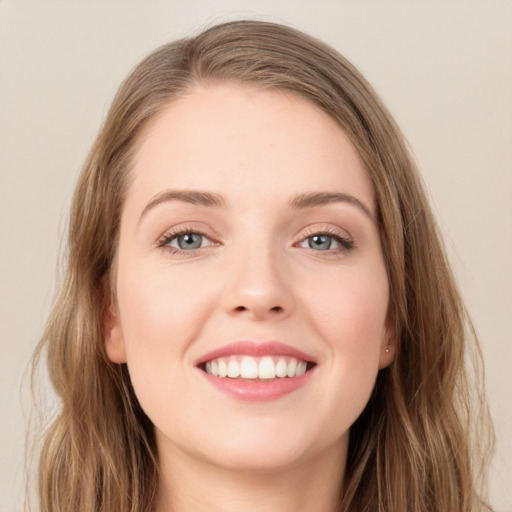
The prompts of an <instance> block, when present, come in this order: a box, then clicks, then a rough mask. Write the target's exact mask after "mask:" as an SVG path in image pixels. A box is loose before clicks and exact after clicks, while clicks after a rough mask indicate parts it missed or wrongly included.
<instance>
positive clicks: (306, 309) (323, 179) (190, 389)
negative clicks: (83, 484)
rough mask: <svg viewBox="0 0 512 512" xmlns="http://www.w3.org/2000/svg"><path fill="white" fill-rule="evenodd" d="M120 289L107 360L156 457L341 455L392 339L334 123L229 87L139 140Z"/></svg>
mask: <svg viewBox="0 0 512 512" xmlns="http://www.w3.org/2000/svg"><path fill="white" fill-rule="evenodd" d="M116 283H117V284H116V288H117V289H116V296H117V303H116V304H115V305H113V306H112V308H111V311H112V318H111V321H110V322H109V325H108V328H107V331H108V332H107V342H106V346H107V353H108V355H109V357H110V358H111V360H112V361H114V362H116V363H123V362H127V364H128V368H129V372H130V376H131V379H132V383H133V387H134V389H135V392H136V394H137V397H138V399H139V401H140V403H141V405H142V407H143V409H144V411H145V412H146V414H147V415H148V417H149V418H150V419H151V421H152V422H153V424H154V426H155V432H156V440H157V446H158V450H159V453H160V456H161V457H163V458H165V457H174V458H176V457H180V456H186V457H192V458H194V459H198V460H201V461H203V462H204V461H206V462H208V463H211V464H214V465H216V466H222V467H224V468H232V469H251V468H252V469H257V468H262V469H268V468H286V467H288V466H291V465H296V464H300V463H301V462H304V463H306V462H308V461H311V460H312V459H313V458H315V457H316V458H318V457H320V458H321V457H323V456H325V455H326V454H331V455H332V454H334V455H335V456H336V457H341V456H342V454H344V453H345V451H346V447H347V442H348V431H349V428H350V426H351V424H352V423H353V422H354V421H355V420H356V418H357V417H358V416H359V414H360V413H361V412H362V410H363V408H364V406H365V405H366V403H367V401H368V399H369V396H370V394H371V391H372V388H373V386H374V383H375V379H376V376H377V373H378V371H379V368H381V367H383V366H385V365H387V364H388V363H389V362H390V358H391V354H392V350H390V349H392V346H393V337H392V333H391V332H390V329H389V328H388V325H389V323H388V321H387V310H388V299H389V297H388V292H389V290H388V280H387V274H386V269H385V265H384V261H383V256H382V252H381V246H380V241H379V232H378V227H377V224H376V222H375V204H374V194H373V190H372V185H371V182H370V179H369V177H368V176H367V173H366V171H365V169H364V168H363V165H362V163H361V160H360V158H359V156H358V154H357V152H356V151H355V149H354V147H353V146H352V144H351V142H350V141H349V139H348V137H347V136H346V135H345V133H344V132H343V131H342V130H341V128H340V127H339V126H338V125H337V124H336V123H335V122H334V121H333V120H332V119H331V118H330V117H329V116H328V115H327V114H325V113H323V112H322V111H321V110H320V109H318V108H317V107H316V106H314V105H312V104H310V103H309V102H307V101H306V100H304V99H301V98H299V97H297V96H294V95H292V94H289V93H284V92H269V91H262V90H256V89H252V88H248V87H247V86H243V87H242V86H235V85H222V86H220V85H218V86H215V87H213V86H211V87H204V88H197V89H195V90H194V91H193V92H190V93H189V94H188V95H187V96H185V97H183V98H181V99H179V100H177V101H175V102H174V103H172V104H170V105H169V106H168V107H166V108H165V109H164V110H163V111H162V112H161V113H160V114H159V115H158V116H157V117H156V118H155V119H154V120H153V121H152V122H151V124H150V125H149V126H148V127H147V129H146V130H145V132H144V134H143V135H142V136H141V138H140V140H139V143H138V148H137V152H136V157H135V161H134V165H133V169H132V174H131V182H130V186H129V189H128V192H127V197H126V202H125V204H124V207H123V212H122V217H121V228H120V242H119V253H118V266H117V278H116ZM386 349H388V351H386Z"/></svg>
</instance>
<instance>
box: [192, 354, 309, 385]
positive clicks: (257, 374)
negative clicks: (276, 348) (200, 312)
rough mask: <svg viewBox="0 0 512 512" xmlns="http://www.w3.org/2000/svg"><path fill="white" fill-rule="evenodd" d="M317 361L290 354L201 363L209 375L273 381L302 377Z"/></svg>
mask: <svg viewBox="0 0 512 512" xmlns="http://www.w3.org/2000/svg"><path fill="white" fill-rule="evenodd" d="M314 366H316V365H315V363H312V362H308V361H304V360H302V359H298V358H296V357H290V356H263V357H252V356H247V355H245V356H228V357H218V358H216V359H212V360H210V361H207V362H205V363H202V364H200V365H199V368H200V369H201V370H203V371H204V372H206V373H207V374H208V375H212V376H214V377H219V378H221V379H236V380H254V381H272V380H277V379H290V378H294V377H300V376H301V375H303V374H304V373H306V372H307V371H309V370H311V369H312V368H313V367H314Z"/></svg>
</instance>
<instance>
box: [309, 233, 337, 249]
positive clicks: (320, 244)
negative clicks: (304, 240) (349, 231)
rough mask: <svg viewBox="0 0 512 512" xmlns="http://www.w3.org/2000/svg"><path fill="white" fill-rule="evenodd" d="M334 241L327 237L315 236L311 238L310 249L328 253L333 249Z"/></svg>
mask: <svg viewBox="0 0 512 512" xmlns="http://www.w3.org/2000/svg"><path fill="white" fill-rule="evenodd" d="M331 242H332V239H331V237H330V236H327V235H314V236H311V237H310V238H309V247H310V248H311V249H320V250H322V251H326V250H328V249H330V248H331Z"/></svg>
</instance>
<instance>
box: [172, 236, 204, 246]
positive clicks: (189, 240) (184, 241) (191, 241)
mask: <svg viewBox="0 0 512 512" xmlns="http://www.w3.org/2000/svg"><path fill="white" fill-rule="evenodd" d="M201 238H202V236H201V235H198V234H196V233H186V234H184V235H181V236H179V237H178V247H179V248H180V249H199V248H200V247H201V241H202V240H201Z"/></svg>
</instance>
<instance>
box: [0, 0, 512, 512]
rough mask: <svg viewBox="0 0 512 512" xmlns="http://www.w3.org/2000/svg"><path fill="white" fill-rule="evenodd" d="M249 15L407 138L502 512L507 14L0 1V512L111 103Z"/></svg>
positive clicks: (505, 500)
mask: <svg viewBox="0 0 512 512" xmlns="http://www.w3.org/2000/svg"><path fill="white" fill-rule="evenodd" d="M247 15H249V16H251V17H258V18H266V19H271V20H275V21H283V22H286V23H288V24H292V25H294V26H296V27H297V28H300V29H303V30H305V31H307V32H309V33H311V34H313V35H316V36H318V37H320V38H321V39H324V40H325V41H327V42H329V43H331V44H332V45H333V46H335V47H336V48H337V49H338V50H340V51H341V52H342V53H344V54H345V55H346V56H347V57H348V58H349V59H351V60H352V61H353V62H354V63H355V64H356V65H357V66H358V67H359V68H360V69H361V70H362V71H363V73H364V74H365V75H366V76H367V77H368V79H369V80H370V81H371V82H372V83H373V84H374V86H375V87H376V89H377V90H378V91H379V92H380V94H381V95H382V97H383V98H384V100H385V101H386V102H387V104H388V105H389V107H390V109H391V111H392V112H393V113H394V114H395V116H396V118H397V119H398V122H399V123H400V125H401V126H402V128H403V130H404V132H405V133H406V135H407V137H408V139H409V141H410V143H411V146H412V149H413V151H414V153H415V155H416V157H417V160H418V162H419V165H420V167H421V169H422V171H423V173H424V177H425V180H426V182H427V185H428V187H429V189H430V192H431V195H432V200H433V203H434V206H435V210H436V212H437V214H438V217H439V220H440V223H441V226H442V228H443V231H444V233H445V234H446V237H447V244H448V249H449V252H450V256H451V258H452V261H453V264H454V266H455V269H456V272H457V275H458V278H459V282H460V285H461V288H462V290H463V294H464V296H465V298H466V300H467V304H468V306H469V309H470V311H471V312H472V314H473V316H474V320H475V323H476V327H477V329H478V331H479V333H480V335H481V339H482V344H483V351H484V356H485V360H486V368H487V384H488V394H489V397H490V403H491V407H492V412H493V415H494V418H495V421H496V427H497V433H498V446H497V455H496V457H495V459H494V465H493V476H492V481H491V496H492V501H493V503H494V506H495V507H496V510H497V511H498V512H511V511H512V473H511V468H512V400H511V397H510V395H511V391H512V328H511V318H512V298H511V295H512V207H511V204H512V201H511V199H512V150H511V146H512V144H511V142H512V92H511V91H512V3H511V2H510V1H499V0H483V1H472V0H451V1H447V0H444V1H426V0H425V1H413V0H409V1H406V0H402V1H391V0H384V1H382V0H381V1H371V0H360V1H357V2H355V1H344V0H338V1H334V0H332V1H327V0H308V1H306V0H293V1H292V0H290V1H284V0H282V1H279V0H277V1H276V0H273V1H264V0H252V1H251V0H238V1H229V0H216V1H215V2H212V1H208V0H204V1H199V0H192V1H190V0H189V1H183V2H179V1H174V2H173V1H167V2H156V1H152V2H150V1H148V2H142V1H134V0H124V1H113V0H110V1H109V0H104V1H103V2H93V1H91V0H88V1H72V0H67V1H61V2H50V1H38V0H32V1H31V2H28V1H21V0H11V1H8V0H0V166H1V168H0V171H1V173H0V229H1V231H0V244H1V245H0V247H1V259H0V271H1V274H0V279H1V281H0V293H1V296H0V299H1V300H0V314H1V318H0V334H1V337H0V454H1V456H0V511H12V510H20V509H21V503H22V501H23V495H24V489H23V457H22V455H23V443H24V435H25V430H26V417H27V415H28V412H29V410H30V401H28V400H27V394H26V385H24V386H22V390H21V391H20V385H21V382H22V376H23V372H24V371H25V368H26V365H27V362H28V359H29V357H30V353H31V351H32V350H33V348H34V346H35V344H36V342H37V339H38V337H39V335H40V333H41V329H42V325H43V323H44V319H45V317H46V315H47V313H48V311H49V307H50V303H51V299H52V295H53V291H54V281H55V269H56V260H57V255H58V253H59V248H60V243H61V242H60V240H61V235H62V234H63V232H64V231H65V226H66V222H67V210H68V206H69V202H70V196H71V193H72V189H73V185H74V183H75V180H76V177H77V173H78V171H79V169H80V166H81V163H82V161H83V159H84V156H85V154H86V151H87V150H88V147H89V146H90V144H91V142H92V140H93V137H94V135H95V133H96V131H97V129H98V127H99V125H100V123H101V121H102V119H103V117H104V115H105V112H106V109H107V107H108V105H109V102H110V100H111V99H112V96H113V94H114V91H115V89H116V87H117V86H118V84H119V82H120V80H121V79H122V78H124V76H125V75H126V74H127V72H128V71H129V69H130V68H131V67H132V66H133V65H134V64H135V63H136V62H137V61H138V60H139V59H140V58H141V57H143V56H144V55H145V54H146V53H147V52H149V51H150V50H152V49H153V48H154V47H156V46H157V45H158V44H160V43H163V42H165V41H168V40H170V39H173V38H176V37H178V36H182V35H185V34H188V33H190V32H191V31H194V30H197V29H199V28H201V27H204V26H205V25H208V24H211V23H213V22H216V21H220V20H221V19H225V18H234V17H242V16H247ZM23 411H24V412H23Z"/></svg>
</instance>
